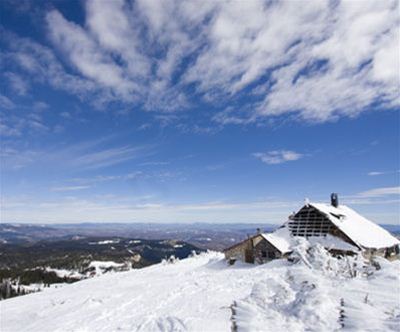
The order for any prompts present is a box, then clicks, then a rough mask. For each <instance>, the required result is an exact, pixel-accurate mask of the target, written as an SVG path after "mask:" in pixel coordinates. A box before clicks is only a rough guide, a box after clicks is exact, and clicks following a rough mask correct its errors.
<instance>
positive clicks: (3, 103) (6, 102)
mask: <svg viewBox="0 0 400 332" xmlns="http://www.w3.org/2000/svg"><path fill="white" fill-rule="evenodd" d="M0 107H1V108H4V109H7V110H10V109H12V108H14V107H15V104H14V103H13V102H12V100H10V98H8V97H6V96H4V95H2V94H0Z"/></svg>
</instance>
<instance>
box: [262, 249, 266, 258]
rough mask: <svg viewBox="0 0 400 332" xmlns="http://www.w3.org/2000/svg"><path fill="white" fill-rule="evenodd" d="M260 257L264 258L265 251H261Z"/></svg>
mask: <svg viewBox="0 0 400 332" xmlns="http://www.w3.org/2000/svg"><path fill="white" fill-rule="evenodd" d="M261 257H263V258H266V257H267V252H266V251H264V250H263V251H261Z"/></svg>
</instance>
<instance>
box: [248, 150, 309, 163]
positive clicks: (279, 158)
mask: <svg viewBox="0 0 400 332" xmlns="http://www.w3.org/2000/svg"><path fill="white" fill-rule="evenodd" d="M253 156H254V157H256V158H257V159H260V160H261V161H262V162H264V163H266V164H269V165H275V164H283V163H286V162H289V161H295V160H299V159H301V158H303V157H304V155H303V154H301V153H298V152H294V151H290V150H274V151H268V152H256V153H253Z"/></svg>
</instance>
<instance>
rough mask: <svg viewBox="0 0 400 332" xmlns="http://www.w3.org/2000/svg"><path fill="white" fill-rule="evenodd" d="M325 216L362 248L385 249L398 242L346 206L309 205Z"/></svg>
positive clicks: (379, 227)
mask: <svg viewBox="0 0 400 332" xmlns="http://www.w3.org/2000/svg"><path fill="white" fill-rule="evenodd" d="M309 204H310V205H311V206H313V207H314V208H316V209H317V210H319V211H320V212H322V213H323V214H325V215H326V216H327V217H328V218H329V220H330V221H331V222H332V223H333V224H334V225H335V226H336V227H338V228H339V229H340V230H341V231H342V232H343V233H344V234H346V235H347V236H348V237H349V238H350V239H351V240H352V241H354V243H356V244H357V245H358V246H360V247H363V248H375V249H379V248H386V247H391V246H394V245H396V244H399V243H400V241H399V240H398V239H396V238H395V237H394V236H393V235H391V234H390V233H389V232H388V231H386V230H385V229H383V228H382V227H381V226H379V225H377V224H375V223H374V222H372V221H370V220H368V219H367V218H364V217H363V216H361V215H360V214H358V213H357V212H355V211H354V210H352V209H351V208H349V207H347V206H346V205H339V206H338V207H334V206H333V205H329V204H323V203H309Z"/></svg>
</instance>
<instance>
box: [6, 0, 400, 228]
mask: <svg viewBox="0 0 400 332" xmlns="http://www.w3.org/2000/svg"><path fill="white" fill-rule="evenodd" d="M0 15H1V19H0V68H1V71H0V75H1V79H0V138H1V149H0V152H1V220H2V222H19V223H67V222H71V223H78V222H160V223H165V222H179V223H180V222H182V223H192V222H209V223H214V222H215V223H238V222H240V223H271V224H279V223H282V222H284V221H286V220H287V219H286V218H287V216H288V215H289V214H291V213H292V211H294V210H296V209H298V208H299V207H301V205H302V204H303V203H304V199H305V198H308V199H310V200H311V201H321V202H329V196H330V193H332V192H337V193H338V194H339V200H340V203H344V204H347V205H349V206H351V207H353V208H354V209H355V210H357V211H358V212H360V213H362V214H363V215H365V216H366V217H368V218H370V219H371V220H373V221H375V222H377V223H387V224H396V223H399V219H400V173H399V169H400V128H399V127H400V118H399V108H400V97H399V91H400V89H399V88H400V86H399V82H400V64H399V61H400V55H399V37H400V36H399V26H400V24H399V23H400V15H399V2H398V1H384V0H382V1H367V0H365V1H339V0H335V1H312V2H311V1H256V0H254V1H253V0H252V1H169V0H166V1H153V0H136V1H130V0H129V1H128V0H112V1H111V0H110V1H105V0H89V1H78V0H75V1H66V0H65V1H64V0H56V1H47V0H40V1H24V0H21V1H11V0H2V1H0Z"/></svg>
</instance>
